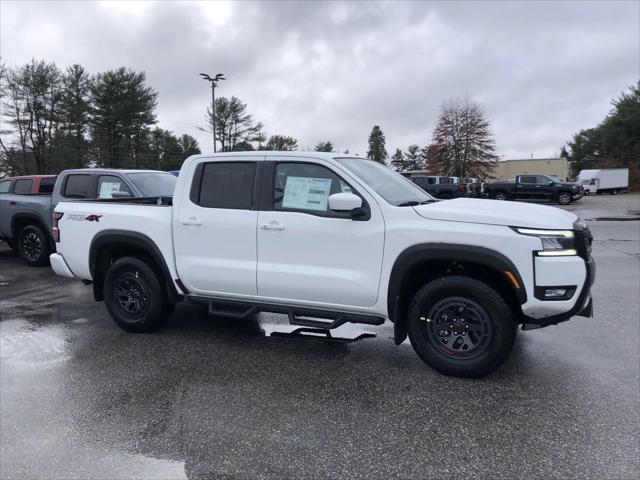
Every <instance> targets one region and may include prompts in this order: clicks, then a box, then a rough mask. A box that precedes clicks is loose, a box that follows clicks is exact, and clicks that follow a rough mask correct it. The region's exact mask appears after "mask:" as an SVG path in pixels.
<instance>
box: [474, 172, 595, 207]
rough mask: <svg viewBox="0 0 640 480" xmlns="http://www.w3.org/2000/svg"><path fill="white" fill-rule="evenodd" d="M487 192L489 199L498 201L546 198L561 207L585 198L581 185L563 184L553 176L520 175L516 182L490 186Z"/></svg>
mask: <svg viewBox="0 0 640 480" xmlns="http://www.w3.org/2000/svg"><path fill="white" fill-rule="evenodd" d="M486 192H487V195H488V196H489V198H494V199H496V200H517V199H521V198H529V199H543V198H546V199H551V200H555V201H557V202H558V203H559V204H560V205H568V204H570V203H571V202H573V201H575V200H579V199H580V198H582V196H583V190H582V187H581V186H580V185H578V184H576V183H567V182H562V181H561V180H559V179H557V178H556V177H553V176H551V175H519V176H517V177H516V178H515V180H514V181H507V182H495V183H490V184H488V185H487V188H486Z"/></svg>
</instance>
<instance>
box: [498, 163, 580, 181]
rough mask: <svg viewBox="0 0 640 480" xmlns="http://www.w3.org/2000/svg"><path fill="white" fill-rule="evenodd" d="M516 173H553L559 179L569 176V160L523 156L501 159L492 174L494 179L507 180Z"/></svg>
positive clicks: (565, 178)
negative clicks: (520, 157)
mask: <svg viewBox="0 0 640 480" xmlns="http://www.w3.org/2000/svg"><path fill="white" fill-rule="evenodd" d="M516 175H553V176H554V177H558V178H559V179H560V180H567V179H568V178H569V162H568V161H567V159H566V158H523V159H514V160H501V161H499V162H498V163H497V165H496V168H495V170H494V171H493V176H494V177H495V179H496V180H509V179H511V178H515V177H516Z"/></svg>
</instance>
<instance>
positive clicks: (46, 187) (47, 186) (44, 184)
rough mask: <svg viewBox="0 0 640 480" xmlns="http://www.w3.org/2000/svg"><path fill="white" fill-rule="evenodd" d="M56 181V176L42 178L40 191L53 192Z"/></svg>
mask: <svg viewBox="0 0 640 480" xmlns="http://www.w3.org/2000/svg"><path fill="white" fill-rule="evenodd" d="M55 183H56V179H55V178H43V179H42V180H40V188H39V189H38V193H52V192H53V186H54V185H55Z"/></svg>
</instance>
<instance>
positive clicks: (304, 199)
mask: <svg viewBox="0 0 640 480" xmlns="http://www.w3.org/2000/svg"><path fill="white" fill-rule="evenodd" d="M54 218H55V219H56V220H55V223H54V226H53V232H54V236H55V238H56V242H57V245H58V249H57V253H55V254H52V255H51V265H52V267H53V269H54V270H55V272H56V273H57V274H59V275H62V276H66V277H75V278H78V279H81V280H83V281H85V283H88V282H92V283H93V294H94V297H95V299H96V300H97V301H102V300H104V302H105V304H106V307H107V310H108V311H109V313H110V315H111V317H112V318H113V319H114V320H115V322H116V323H117V324H118V325H119V326H120V327H122V328H124V329H125V330H128V331H132V332H149V331H153V330H156V329H158V328H160V327H161V326H162V325H163V323H164V322H165V320H166V319H167V318H168V317H169V316H170V315H171V314H172V312H173V308H174V305H175V304H176V302H179V301H182V300H185V299H186V300H187V301H190V302H201V303H204V304H206V305H208V309H209V312H210V313H211V314H215V315H227V316H230V317H234V318H237V319H243V318H247V317H250V316H251V315H254V314H255V313H257V312H260V311H267V312H276V313H284V314H287V315H288V317H289V321H290V322H291V323H292V324H294V325H302V326H305V327H310V328H318V329H324V330H327V329H331V328H334V327H336V326H339V325H342V324H344V323H345V322H351V323H364V324H369V325H380V324H382V323H384V322H385V321H391V322H393V324H394V339H395V342H396V343H397V344H400V343H402V342H404V340H405V339H406V338H407V335H408V337H409V339H410V342H411V344H412V346H413V348H414V349H415V351H416V352H417V353H418V355H419V356H420V358H421V359H422V360H424V361H425V362H426V363H427V364H429V365H430V366H432V367H433V368H435V369H436V370H438V371H440V372H442V373H445V374H448V375H457V376H481V375H485V374H488V373H490V372H492V371H494V370H495V369H497V368H498V367H499V366H500V365H501V364H502V363H503V362H504V361H505V359H506V358H507V357H508V355H509V353H510V351H511V349H512V346H513V342H514V338H515V334H516V329H517V326H518V325H522V326H523V328H524V329H532V328H539V327H544V326H548V325H554V324H557V323H559V322H562V321H565V320H568V319H569V318H571V317H573V316H575V315H582V316H590V315H591V312H592V301H591V295H590V289H591V285H592V283H593V280H594V274H595V263H594V261H593V260H592V258H591V255H590V250H591V234H590V231H589V228H588V227H587V225H586V223H585V222H584V221H583V220H581V219H580V218H578V217H577V216H576V215H574V214H572V213H570V212H565V211H562V210H559V209H557V208H554V207H550V206H541V205H531V204H520V203H504V202H497V201H493V200H478V199H469V198H459V199H454V200H449V201H446V202H445V201H435V200H434V199H433V197H431V196H430V195H428V194H427V193H425V192H424V191H423V190H421V189H420V188H418V187H417V186H416V185H415V184H413V183H412V182H411V181H410V180H408V179H407V178H405V177H403V176H402V175H400V174H398V173H396V172H394V171H392V170H391V169H389V168H387V167H386V166H384V165H381V164H379V163H377V162H374V161H371V160H367V159H363V158H360V157H349V156H340V155H336V154H330V153H319V152H235V153H219V154H214V155H196V156H192V157H190V158H188V159H187V160H186V161H185V162H184V164H183V166H182V170H181V171H180V175H179V177H178V179H177V185H176V189H175V193H174V195H173V197H172V198H171V197H158V198H157V199H142V200H136V199H104V200H94V201H75V202H67V201H65V202H61V203H60V204H58V206H57V207H56V210H55V214H54Z"/></svg>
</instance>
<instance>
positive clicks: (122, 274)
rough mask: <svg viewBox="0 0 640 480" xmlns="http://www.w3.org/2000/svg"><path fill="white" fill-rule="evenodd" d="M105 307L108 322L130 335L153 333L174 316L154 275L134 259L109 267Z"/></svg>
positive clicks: (123, 260) (106, 277)
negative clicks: (109, 318)
mask: <svg viewBox="0 0 640 480" xmlns="http://www.w3.org/2000/svg"><path fill="white" fill-rule="evenodd" d="M104 303H105V305H106V306H107V310H108V311H109V314H110V315H111V318H113V320H114V321H115V322H116V323H117V324H118V326H120V327H121V328H123V329H124V330H127V331H129V332H137V333H142V332H152V331H155V330H157V329H159V328H160V327H162V325H163V324H164V323H165V321H166V320H167V318H169V317H170V316H171V313H172V312H173V304H172V303H170V302H169V300H168V297H167V294H166V292H165V291H164V289H163V288H162V285H161V283H160V280H159V279H158V276H157V275H156V273H155V272H154V271H153V270H152V269H151V267H149V265H147V264H146V263H145V262H143V261H142V260H140V259H139V258H134V257H123V258H119V259H118V260H116V261H115V262H113V263H112V264H111V266H110V267H109V270H108V271H107V274H106V276H105V279H104Z"/></svg>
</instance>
